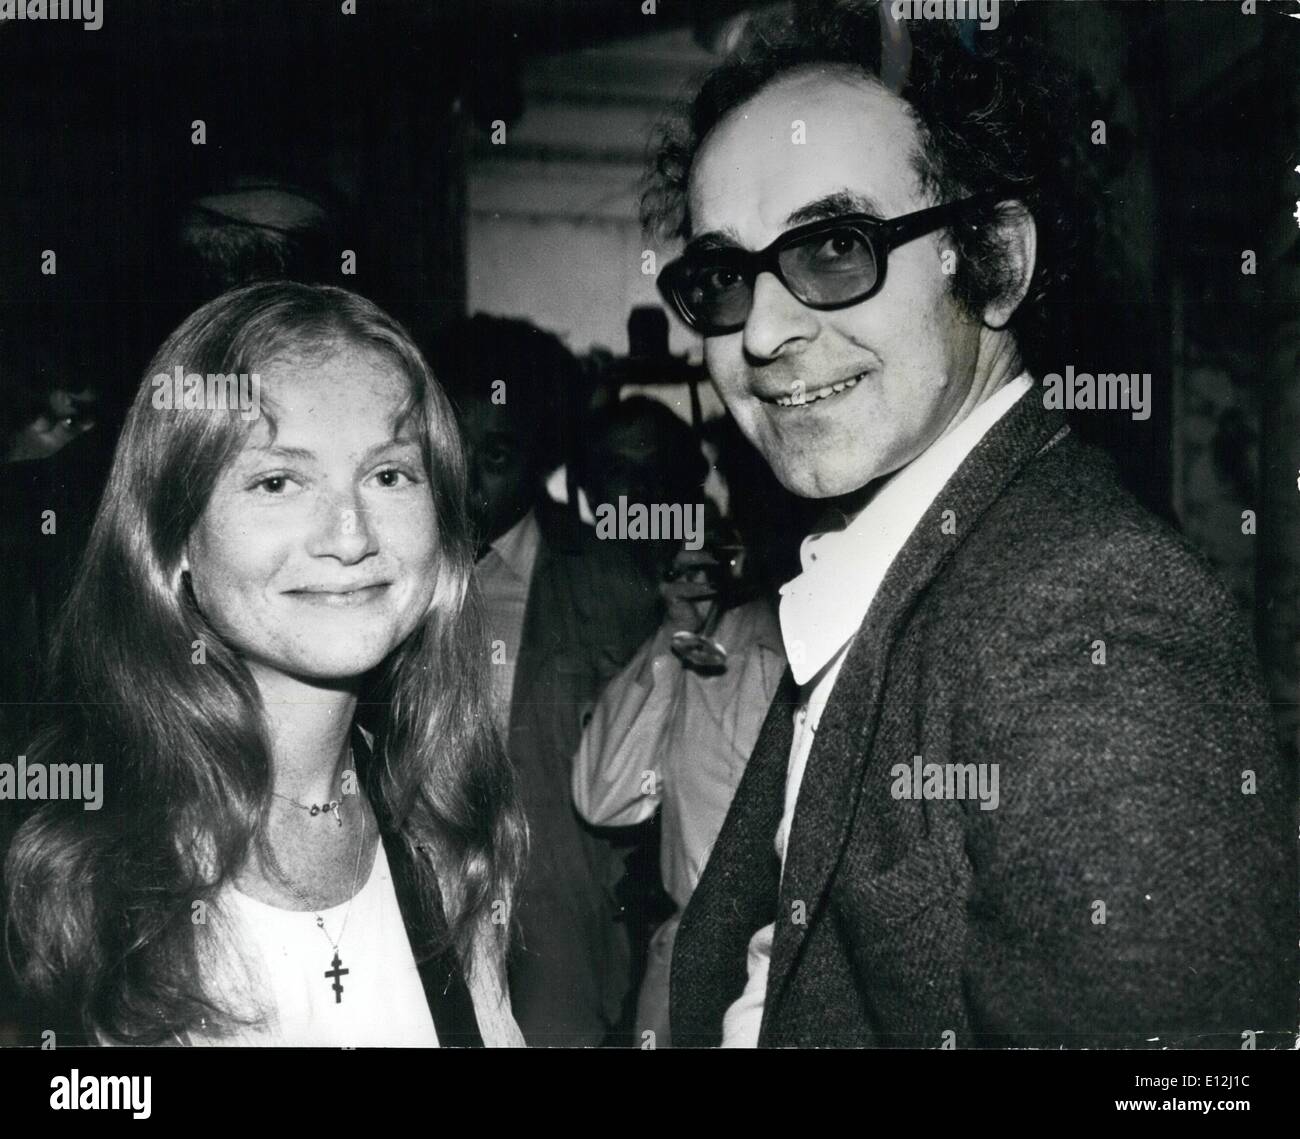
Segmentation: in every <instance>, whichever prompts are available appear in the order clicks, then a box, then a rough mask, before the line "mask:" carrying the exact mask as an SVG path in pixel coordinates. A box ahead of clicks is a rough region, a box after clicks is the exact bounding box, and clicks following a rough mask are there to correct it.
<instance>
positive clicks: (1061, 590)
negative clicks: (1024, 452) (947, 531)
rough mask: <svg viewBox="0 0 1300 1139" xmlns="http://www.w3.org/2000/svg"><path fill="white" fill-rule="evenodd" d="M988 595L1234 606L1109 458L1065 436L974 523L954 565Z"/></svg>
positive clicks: (1102, 602)
mask: <svg viewBox="0 0 1300 1139" xmlns="http://www.w3.org/2000/svg"><path fill="white" fill-rule="evenodd" d="M954 568H955V569H957V570H958V576H960V577H961V578H963V579H967V582H968V583H969V582H970V579H971V578H977V579H978V581H979V585H980V588H981V589H982V590H983V591H985V592H987V594H989V595H991V596H996V595H998V594H1000V593H1005V592H1011V593H1016V594H1018V595H1020V596H1021V597H1023V599H1024V600H1026V601H1032V599H1033V594H1032V592H1031V593H1029V594H1026V592H1025V591H1026V590H1031V591H1032V590H1033V589H1035V587H1037V588H1040V589H1041V588H1044V587H1047V588H1048V589H1049V591H1050V593H1051V595H1052V596H1053V597H1054V598H1055V599H1056V601H1057V602H1059V601H1061V600H1066V601H1068V600H1070V599H1076V600H1078V601H1079V602H1086V603H1090V604H1098V605H1101V606H1103V607H1110V606H1112V605H1122V604H1124V603H1126V602H1131V601H1133V600H1135V599H1136V598H1137V597H1138V595H1142V594H1147V593H1148V591H1150V590H1152V589H1156V588H1158V589H1160V590H1161V591H1162V592H1164V593H1165V594H1166V595H1171V594H1172V595H1186V596H1187V600H1188V601H1189V602H1193V603H1195V604H1198V605H1199V604H1210V605H1212V606H1214V607H1220V606H1228V607H1229V608H1231V607H1233V602H1232V600H1231V598H1230V596H1229V594H1228V593H1227V590H1226V589H1225V588H1224V586H1223V584H1222V582H1221V581H1220V579H1219V577H1218V575H1217V573H1216V572H1215V570H1214V568H1213V567H1212V566H1211V564H1210V563H1209V561H1208V560H1207V559H1206V558H1205V557H1204V556H1203V555H1202V554H1201V553H1200V552H1199V551H1197V550H1196V549H1195V548H1194V547H1193V546H1192V545H1191V544H1190V543H1189V542H1188V541H1187V539H1186V538H1185V537H1183V535H1182V534H1180V533H1179V532H1178V531H1177V530H1176V529H1175V528H1174V527H1173V526H1171V525H1170V524H1169V523H1168V522H1166V521H1164V520H1163V519H1161V518H1158V517H1157V516H1156V515H1155V514H1153V513H1152V512H1151V511H1149V510H1148V509H1147V508H1146V507H1144V506H1143V505H1142V504H1141V503H1139V502H1138V501H1137V500H1136V499H1135V498H1134V497H1133V495H1132V494H1130V493H1129V492H1128V491H1127V490H1126V489H1125V488H1124V487H1123V486H1122V485H1121V484H1120V481H1119V479H1118V477H1117V475H1116V472H1115V465H1114V463H1113V461H1112V460H1111V459H1110V458H1109V457H1108V456H1107V455H1105V454H1104V453H1103V452H1101V451H1099V450H1098V449H1096V448H1094V447H1092V446H1089V445H1087V444H1084V443H1080V442H1078V441H1077V440H1076V439H1075V438H1074V437H1072V436H1069V437H1066V438H1065V439H1063V440H1062V441H1061V442H1059V443H1058V444H1056V445H1055V446H1053V447H1051V448H1049V449H1047V450H1045V451H1044V452H1043V453H1041V454H1040V455H1038V456H1037V457H1036V458H1035V459H1034V460H1033V461H1032V462H1030V463H1029V464H1028V465H1027V466H1026V467H1025V468H1024V470H1023V471H1021V473H1020V474H1019V475H1018V476H1017V478H1016V479H1015V480H1013V482H1012V483H1011V484H1010V485H1009V486H1008V487H1007V488H1006V490H1005V492H1004V493H1003V494H1002V495H1001V496H1000V497H999V498H998V499H997V500H996V501H994V502H993V503H992V504H991V505H990V506H989V508H988V509H987V511H986V512H985V513H984V514H983V515H982V516H981V517H980V518H979V519H978V520H976V521H975V523H974V524H973V526H972V529H971V532H970V534H969V535H967V537H966V540H965V541H964V542H963V543H962V545H961V548H960V550H959V551H957V554H956V557H955V558H954Z"/></svg>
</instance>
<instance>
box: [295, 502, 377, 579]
mask: <svg viewBox="0 0 1300 1139" xmlns="http://www.w3.org/2000/svg"><path fill="white" fill-rule="evenodd" d="M375 550H376V545H375V539H374V529H373V527H372V526H371V524H370V520H369V518H368V517H367V515H366V510H365V506H364V504H363V503H362V502H361V501H360V500H359V499H358V498H357V497H355V496H350V497H347V498H332V499H329V500H327V501H326V502H324V503H322V505H321V509H320V511H319V512H318V515H317V518H316V520H315V526H314V529H313V534H312V540H311V547H310V552H311V553H312V554H313V555H315V556H317V557H335V558H338V559H339V560H340V561H342V562H345V563H351V562H357V561H360V560H361V559H362V558H364V557H367V556H368V555H370V554H373V553H374V552H375Z"/></svg>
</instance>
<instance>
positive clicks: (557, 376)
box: [434, 314, 660, 1047]
mask: <svg viewBox="0 0 1300 1139" xmlns="http://www.w3.org/2000/svg"><path fill="white" fill-rule="evenodd" d="M434 359H435V362H436V367H437V372H438V376H439V379H440V380H441V381H442V382H443V383H444V384H445V385H446V386H447V388H448V390H449V391H450V392H451V394H452V397H453V399H454V401H455V402H456V404H457V408H458V411H459V414H460V419H461V425H462V427H463V429H464V432H465V437H466V441H467V443H468V445H469V459H470V508H471V511H472V512H473V514H474V516H475V521H476V524H477V526H478V530H479V534H480V540H481V549H480V555H479V560H478V563H477V566H476V571H475V580H476V582H477V584H478V587H479V590H480V591H481V593H482V596H483V604H484V610H485V615H486V618H487V620H486V626H487V636H488V641H489V644H488V645H487V646H486V647H487V651H488V652H489V654H490V660H491V662H492V668H491V670H490V671H491V674H492V679H493V696H494V701H493V704H494V713H495V715H496V717H497V723H498V728H499V730H500V731H501V734H502V736H503V738H504V739H505V740H506V746H507V751H508V752H509V755H510V759H511V762H512V763H513V765H514V768H515V771H516V775H517V778H518V780H519V788H520V794H521V797H522V799H523V804H524V810H525V813H526V815H527V817H528V826H529V863H528V871H527V875H526V878H525V880H524V883H523V885H522V887H521V889H520V895H519V898H518V903H517V906H516V912H517V914H518V920H519V933H520V937H519V947H518V951H517V952H516V953H515V954H514V956H513V958H512V961H511V964H510V996H511V1003H512V1005H513V1008H514V1013H515V1019H516V1020H517V1021H518V1022H519V1026H520V1028H521V1029H522V1030H523V1033H524V1038H525V1040H527V1042H528V1043H529V1045H531V1046H534V1047H536V1046H539V1045H540V1046H546V1045H562V1046H570V1047H574V1046H576V1047H585V1046H595V1045H599V1044H602V1043H605V1042H606V1040H607V1037H608V1036H609V1034H610V1033H611V1031H612V1030H613V1029H614V1028H615V1026H616V1024H617V1022H618V1020H619V1018H620V1015H621V1012H622V1006H623V1003H624V1001H625V1000H626V998H627V996H628V992H629V989H630V987H631V976H630V970H631V947H630V945H629V943H628V937H627V933H626V930H625V928H624V927H623V926H622V925H621V924H619V923H618V921H617V918H618V913H617V910H618V906H617V902H616V899H615V894H614V888H615V886H616V885H617V884H618V882H619V878H620V876H621V873H622V869H623V866H622V859H621V857H620V854H619V852H618V850H616V849H615V847H614V846H613V845H612V844H611V843H610V842H609V841H606V839H605V837H604V836H601V835H598V834H597V833H596V832H594V831H593V830H592V829H591V828H589V827H587V826H586V825H585V824H583V823H582V821H581V820H580V819H579V818H578V816H577V814H576V812H575V810H574V807H573V803H572V799H571V797H570V793H569V784H570V778H571V765H572V757H573V753H574V751H575V750H576V748H577V746H578V740H579V737H580V736H581V733H582V728H583V725H584V723H585V720H586V718H587V717H588V716H589V714H590V712H591V710H592V708H593V707H594V706H595V702H596V699H597V697H598V696H599V695H600V692H601V690H602V689H603V688H604V686H605V684H606V683H607V682H608V681H609V680H610V679H611V678H612V677H613V676H614V675H615V674H617V673H618V671H619V670H620V669H621V668H622V667H623V666H624V665H625V664H626V663H627V661H628V660H629V659H631V657H632V655H633V653H635V652H636V650H637V648H638V647H639V646H640V644H641V643H642V641H644V640H645V638H646V637H648V636H649V635H650V634H651V633H652V632H653V631H654V629H655V627H656V626H657V625H658V622H659V614H660V602H659V598H658V595H657V593H656V592H655V590H654V587H653V584H650V583H644V582H643V581H642V579H641V578H640V577H639V575H638V574H637V573H636V569H635V564H634V562H633V560H632V558H631V553H630V551H629V549H628V547H627V544H626V543H620V542H601V541H598V540H597V539H596V536H595V532H594V530H592V529H591V528H590V527H588V526H585V525H583V524H582V523H581V522H579V521H578V518H577V513H576V511H569V510H566V509H565V508H563V507H561V506H558V505H556V504H555V503H553V502H551V501H549V500H548V499H547V498H546V495H545V493H544V490H543V484H544V480H545V477H546V475H547V473H548V472H549V471H550V470H551V469H552V468H553V467H555V466H556V465H557V464H559V463H560V462H561V461H563V459H564V458H565V452H566V450H570V449H571V446H570V440H569V434H570V433H569V431H568V416H567V414H566V411H565V408H566V407H567V406H571V405H572V403H573V402H574V401H576V400H577V399H578V388H579V385H580V382H581V375H580V373H579V369H578V365H577V361H576V360H574V358H573V356H572V355H571V354H570V353H569V352H568V350H567V349H566V348H565V347H564V346H563V345H562V344H561V343H560V342H559V341H558V340H557V339H556V338H555V337H554V336H551V335H550V334H548V333H545V332H543V331H542V330H541V329H539V328H537V327H535V326H533V325H531V324H529V323H528V322H526V321H520V320H509V319H504V318H500V317H492V316H485V315H481V314H480V315H478V316H475V317H472V318H470V319H468V320H465V321H463V322H461V323H459V324H458V325H456V326H455V327H453V328H451V329H450V330H448V332H447V333H446V334H445V336H444V337H443V338H442V340H441V343H440V345H439V346H438V347H437V348H436V349H435V351H434Z"/></svg>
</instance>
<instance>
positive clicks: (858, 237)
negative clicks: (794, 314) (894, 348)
mask: <svg viewBox="0 0 1300 1139" xmlns="http://www.w3.org/2000/svg"><path fill="white" fill-rule="evenodd" d="M745 260H746V259H745V257H744V255H743V254H739V253H738V252H737V251H732V250H714V251H711V252H708V253H701V254H698V255H697V256H696V257H694V258H692V263H691V264H690V266H689V268H688V269H687V273H686V279H685V286H686V287H685V289H684V290H683V300H684V301H685V302H686V305H687V307H688V308H689V309H690V311H691V313H692V314H693V315H694V317H695V318H696V320H698V321H699V322H700V323H701V324H703V325H706V326H713V327H722V326H727V325H735V326H738V325H740V324H743V323H744V321H745V319H746V317H748V315H749V309H750V305H751V303H752V300H753V292H754V283H753V281H752V280H751V279H750V278H749V276H748V275H747V273H746V271H745V269H746V265H745ZM777 262H778V264H779V265H780V268H781V275H782V276H783V277H784V279H785V284H786V287H787V288H789V290H790V291H791V292H792V293H793V294H794V295H795V296H796V297H797V298H798V299H799V300H800V301H802V302H803V303H804V304H811V305H836V304H840V303H846V302H849V301H852V300H855V299H857V298H858V297H862V296H865V295H866V294H867V293H869V292H870V291H871V290H872V288H874V287H875V284H876V278H877V274H878V269H877V263H876V256H875V252H874V250H873V249H872V246H871V244H870V242H868V241H867V239H866V237H865V236H864V235H863V234H862V233H861V232H860V231H859V230H857V229H855V228H853V227H851V226H842V227H839V228H836V229H830V230H823V231H821V232H819V233H815V234H810V235H809V236H808V237H806V238H804V239H803V240H801V241H797V242H794V243H792V244H790V245H788V246H786V247H785V248H784V249H782V250H781V251H780V252H779V254H778V256H777Z"/></svg>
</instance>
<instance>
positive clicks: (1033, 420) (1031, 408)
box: [763, 389, 1069, 1036]
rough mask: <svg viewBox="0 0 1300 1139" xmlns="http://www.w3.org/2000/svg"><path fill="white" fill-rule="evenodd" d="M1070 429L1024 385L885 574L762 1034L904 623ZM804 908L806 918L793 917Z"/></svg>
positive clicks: (826, 721)
mask: <svg viewBox="0 0 1300 1139" xmlns="http://www.w3.org/2000/svg"><path fill="white" fill-rule="evenodd" d="M1068 430H1069V429H1068V427H1066V426H1065V421H1064V418H1063V417H1062V416H1061V415H1060V414H1059V413H1056V412H1051V411H1047V410H1046V409H1044V408H1043V406H1042V402H1041V400H1040V399H1039V398H1038V395H1037V392H1036V391H1035V390H1034V389H1031V390H1030V391H1028V392H1026V393H1025V395H1024V396H1023V397H1022V398H1021V399H1020V400H1019V401H1017V402H1016V403H1015V404H1014V405H1013V406H1012V407H1011V409H1010V410H1009V411H1008V412H1007V413H1006V414H1005V415H1004V416H1003V417H1002V418H1001V419H1000V420H998V422H997V423H995V424H994V425H993V427H991V428H990V429H989V431H988V433H987V434H986V435H985V436H984V438H983V439H982V440H980V442H979V443H978V444H977V445H976V446H975V449H974V450H973V451H972V452H971V453H970V454H969V455H968V456H967V457H966V460H965V461H964V462H963V463H962V465H961V466H960V467H959V468H958V469H957V472H956V473H955V474H954V475H953V477H952V478H951V479H950V480H949V481H948V483H947V484H946V485H945V486H944V488H943V489H942V490H941V491H940V492H939V494H938V496H937V497H936V498H935V501H934V502H933V503H932V504H931V505H930V508H929V509H928V510H927V511H926V512H925V514H924V516H923V517H922V518H921V521H920V522H919V523H918V524H917V527H916V529H915V530H913V532H912V534H911V536H910V537H909V538H908V540H907V542H906V544H905V545H904V546H903V548H902V550H901V551H900V552H899V554H898V557H897V558H895V559H894V562H893V564H892V565H891V566H890V568H889V572H888V573H887V574H886V576H885V579H884V581H882V582H881V585H880V589H879V591H878V592H877V594H876V596H875V598H874V599H873V601H872V603H871V608H870V609H869V610H868V611H867V615H866V617H865V618H864V620H863V622H862V625H861V627H860V628H859V630H858V632H857V635H856V638H855V640H854V642H853V644H852V645H851V646H850V648H849V652H848V656H847V657H846V658H845V661H844V664H843V667H842V669H841V671H840V675H839V677H838V679H837V680H836V682H835V687H834V689H833V690H832V693H831V697H830V700H829V701H828V703H827V705H826V708H825V711H824V712H823V715H822V720H821V723H820V725H819V726H818V730H817V735H816V738H815V741H814V743H813V747H812V751H811V753H810V754H809V757H808V765H807V768H806V770H805V772H804V778H803V783H802V785H801V786H800V790H799V799H798V804H797V806H796V808H795V817H794V823H793V826H792V827H791V831H790V835H789V840H788V845H787V849H786V863H785V870H784V873H783V875H782V879H781V892H780V900H779V905H778V910H777V914H778V920H777V924H776V936H775V939H774V942H773V947H772V962H771V968H770V971H769V975H768V988H767V999H766V1002H765V1005H764V1013H763V1035H764V1036H766V1034H767V1031H768V1028H769V1026H770V1025H771V1023H772V1017H773V1014H774V1013H775V1011H776V1010H777V1008H778V1007H779V1005H780V999H781V995H782V993H783V990H784V988H785V985H786V983H787V982H788V980H789V977H790V973H791V968H792V966H793V964H794V962H795V960H796V958H797V956H798V953H799V950H800V948H801V946H802V945H803V943H804V940H805V939H806V937H807V933H808V930H809V928H810V927H811V926H812V924H813V923H814V922H815V921H817V920H818V917H819V915H820V912H821V909H822V905H823V902H824V899H825V895H826V889H827V887H828V886H829V884H830V881H831V878H832V876H833V872H834V869H835V867H836V866H837V865H838V863H839V859H840V855H841V853H842V851H843V848H844V845H845V844H846V842H847V841H848V838H849V834H850V823H851V821H852V819H853V815H854V812H855V810H856V808H857V803H858V798H859V796H860V794H861V789H862V786H863V783H864V778H863V768H864V767H865V765H866V763H867V760H868V757H869V756H870V753H871V747H872V741H873V739H874V737H875V732H876V726H877V723H878V721H879V716H880V711H881V704H880V695H881V690H882V688H883V686H884V682H885V677H886V673H887V668H888V663H889V653H890V650H891V648H892V647H893V644H894V641H895V639H896V637H897V636H898V633H899V630H900V628H901V626H902V625H903V623H904V621H905V620H906V619H907V618H908V616H909V615H910V614H911V612H912V610H913V608H914V607H915V604H916V602H917V599H918V597H919V596H920V595H921V593H922V592H923V591H924V590H925V589H926V587H927V586H928V585H929V584H930V582H931V581H932V580H933V579H934V578H935V576H936V575H937V574H938V573H939V572H940V571H941V570H942V568H943V566H944V565H945V563H946V562H947V561H948V559H949V558H951V557H952V555H953V552H954V551H955V550H956V549H957V547H958V546H959V545H960V544H961V542H962V541H963V540H964V539H965V536H966V535H967V534H969V533H970V532H971V531H972V530H973V529H974V528H975V527H976V526H977V525H978V523H979V519H980V518H981V516H982V515H983V514H984V513H985V511H986V510H988V508H989V507H990V506H991V505H992V504H993V503H994V502H995V501H996V499H997V498H998V497H999V495H1001V493H1002V492H1003V490H1004V489H1005V488H1006V487H1007V485H1008V484H1009V483H1010V482H1011V481H1012V480H1013V479H1014V478H1015V477H1016V475H1017V474H1018V473H1019V472H1020V470H1021V468H1023V467H1024V466H1025V465H1026V464H1027V463H1028V462H1029V461H1030V460H1031V459H1033V458H1034V457H1035V456H1036V455H1037V454H1039V453H1040V452H1041V451H1042V450H1045V449H1046V448H1047V447H1048V446H1051V445H1053V444H1054V443H1055V442H1057V440H1058V439H1059V438H1061V437H1063V436H1064V434H1065V433H1066V432H1068ZM946 510H951V511H953V512H954V515H955V521H956V532H955V533H953V534H945V533H944V532H943V527H942V523H943V518H944V514H943V512H944V511H946ZM907 758H909V759H910V757H907ZM796 903H801V904H800V905H798V906H796ZM800 914H801V915H802V916H803V921H802V922H799V921H797V920H795V917H796V915H800Z"/></svg>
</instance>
